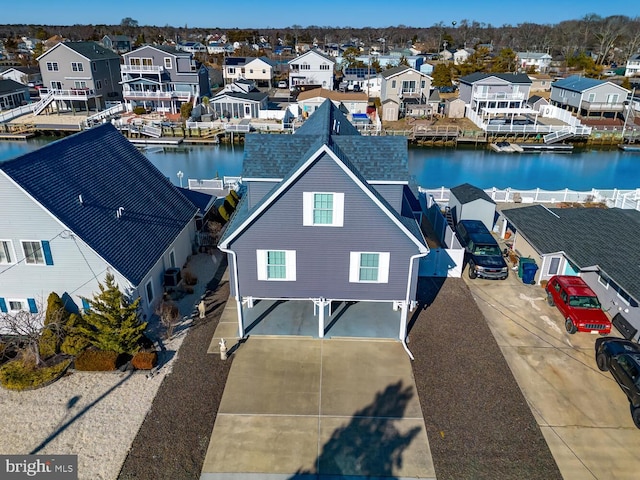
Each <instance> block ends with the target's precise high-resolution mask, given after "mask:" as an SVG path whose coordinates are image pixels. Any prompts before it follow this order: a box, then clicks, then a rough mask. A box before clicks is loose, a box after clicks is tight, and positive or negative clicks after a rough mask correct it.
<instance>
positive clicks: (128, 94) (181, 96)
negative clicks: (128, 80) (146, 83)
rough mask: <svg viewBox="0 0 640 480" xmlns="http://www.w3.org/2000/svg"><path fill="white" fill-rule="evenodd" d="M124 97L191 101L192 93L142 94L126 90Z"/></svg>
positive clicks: (159, 92) (157, 92)
mask: <svg viewBox="0 0 640 480" xmlns="http://www.w3.org/2000/svg"><path fill="white" fill-rule="evenodd" d="M122 94H123V96H124V97H125V98H127V99H136V98H142V99H145V100H171V99H172V98H177V99H179V100H184V101H189V99H190V98H191V92H181V91H171V92H163V91H156V92H140V91H137V90H125V91H123V92H122Z"/></svg>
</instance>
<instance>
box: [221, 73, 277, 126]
mask: <svg viewBox="0 0 640 480" xmlns="http://www.w3.org/2000/svg"><path fill="white" fill-rule="evenodd" d="M268 104H269V94H268V93H266V92H261V91H260V90H259V89H258V88H257V87H256V86H255V84H254V82H252V81H249V80H244V79H241V80H237V81H236V82H234V83H232V84H230V85H227V86H225V87H224V88H223V89H222V90H220V91H219V92H218V93H217V94H215V95H214V96H213V97H212V98H211V99H210V100H209V105H210V106H211V108H212V109H213V110H214V112H215V113H216V116H217V117H218V118H259V117H260V110H266V109H267V107H268Z"/></svg>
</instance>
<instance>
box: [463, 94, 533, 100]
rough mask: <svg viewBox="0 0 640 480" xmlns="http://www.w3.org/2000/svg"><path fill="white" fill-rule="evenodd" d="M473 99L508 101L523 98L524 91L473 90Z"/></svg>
mask: <svg viewBox="0 0 640 480" xmlns="http://www.w3.org/2000/svg"><path fill="white" fill-rule="evenodd" d="M473 99H474V100H485V101H501V100H504V101H509V100H525V97H524V92H513V93H508V92H496V93H485V92H473Z"/></svg>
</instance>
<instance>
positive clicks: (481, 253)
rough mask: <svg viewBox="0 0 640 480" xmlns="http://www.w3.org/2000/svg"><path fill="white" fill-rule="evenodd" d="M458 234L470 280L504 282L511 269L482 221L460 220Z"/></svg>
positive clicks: (457, 226) (457, 228) (457, 227)
mask: <svg viewBox="0 0 640 480" xmlns="http://www.w3.org/2000/svg"><path fill="white" fill-rule="evenodd" d="M456 233H457V235H458V238H459V240H460V243H461V244H462V246H464V249H465V261H466V263H467V268H468V270H469V278H471V279H474V278H476V277H480V278H488V279H500V280H504V279H505V278H507V277H508V276H509V268H508V267H507V263H506V262H505V261H504V258H503V257H502V252H501V251H500V246H499V245H498V242H497V241H496V239H495V238H493V235H491V233H490V232H489V230H488V229H487V227H486V226H485V225H484V223H482V222H481V221H480V220H460V221H459V222H458V225H456Z"/></svg>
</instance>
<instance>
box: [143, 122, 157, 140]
mask: <svg viewBox="0 0 640 480" xmlns="http://www.w3.org/2000/svg"><path fill="white" fill-rule="evenodd" d="M140 132H141V133H143V134H145V135H148V136H150V137H154V138H160V137H161V136H162V128H161V127H154V126H153V125H143V126H142V128H141V129H140Z"/></svg>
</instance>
